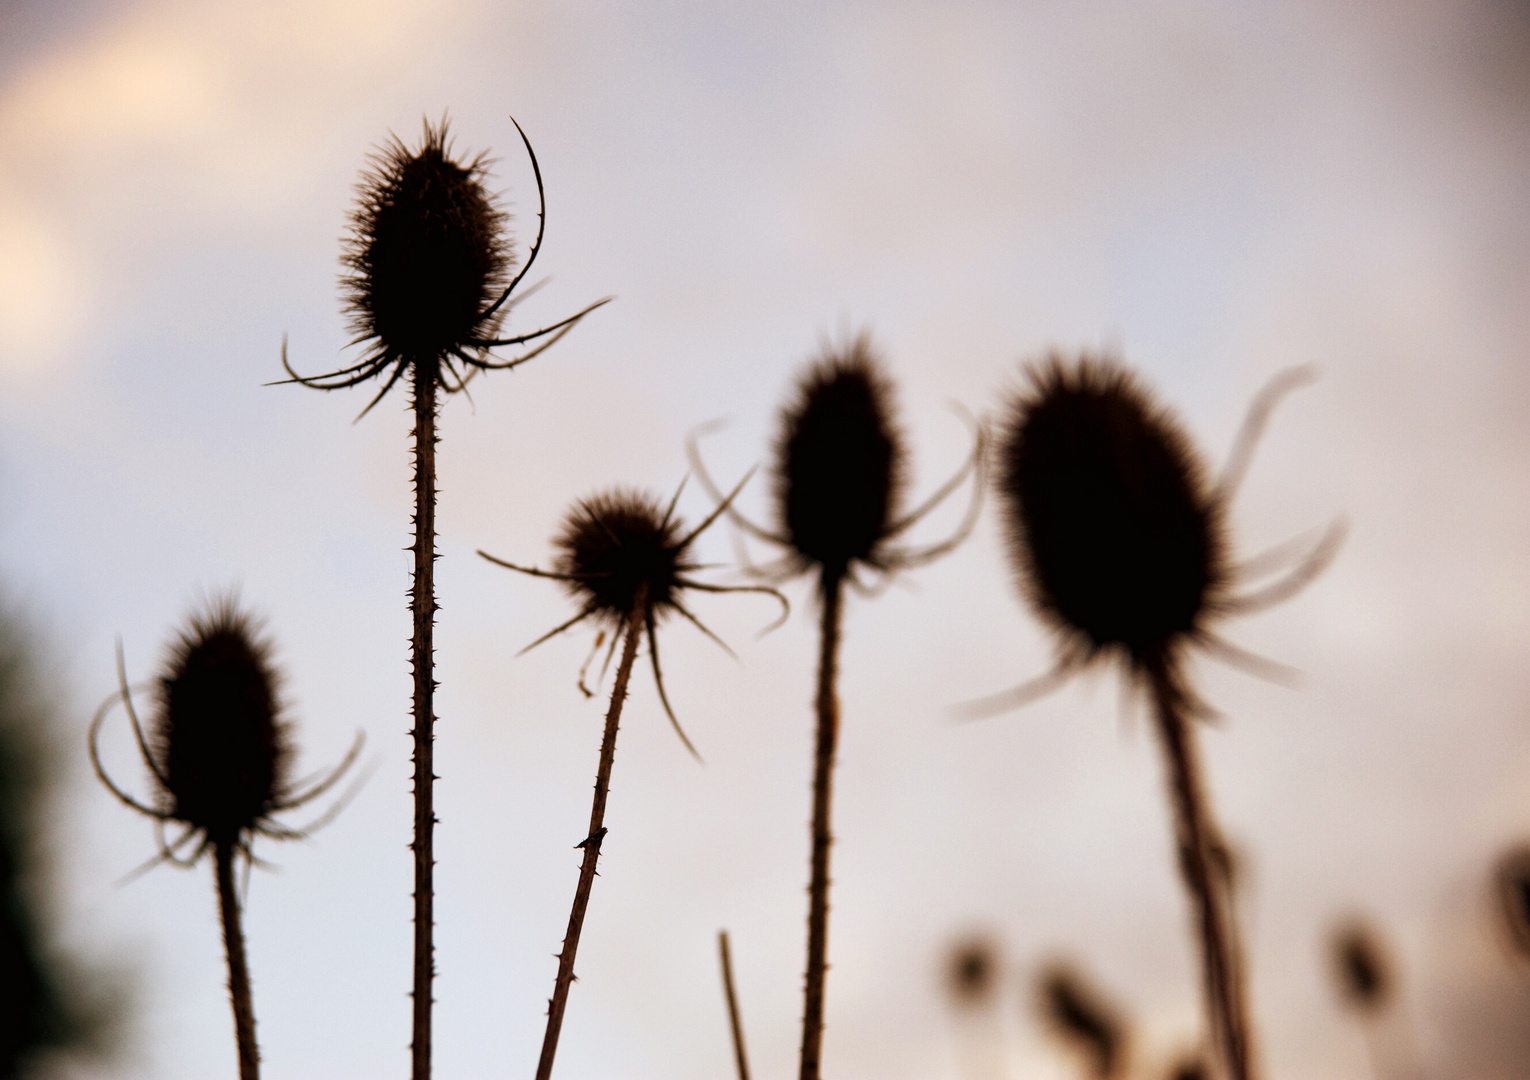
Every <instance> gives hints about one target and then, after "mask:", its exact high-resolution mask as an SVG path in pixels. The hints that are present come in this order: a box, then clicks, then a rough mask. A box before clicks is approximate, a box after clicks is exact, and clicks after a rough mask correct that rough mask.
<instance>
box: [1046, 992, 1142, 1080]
mask: <svg viewBox="0 0 1530 1080" xmlns="http://www.w3.org/2000/svg"><path fill="white" fill-rule="evenodd" d="M1036 1004H1037V1008H1038V1009H1039V1010H1040V1012H1041V1018H1042V1021H1043V1022H1044V1023H1045V1024H1046V1025H1047V1027H1048V1029H1049V1030H1051V1032H1052V1033H1053V1034H1054V1035H1056V1036H1057V1037H1058V1038H1059V1039H1061V1040H1062V1041H1063V1042H1065V1043H1067V1044H1068V1045H1069V1046H1071V1047H1073V1049H1074V1050H1076V1051H1077V1052H1078V1053H1080V1054H1082V1055H1083V1056H1084V1057H1085V1058H1086V1059H1087V1060H1088V1062H1089V1070H1090V1075H1091V1076H1096V1077H1100V1078H1102V1080H1103V1078H1106V1077H1113V1076H1115V1075H1117V1074H1118V1073H1119V1072H1120V1070H1121V1067H1122V1065H1123V1064H1124V1063H1125V1058H1126V1040H1127V1026H1126V1021H1125V1020H1123V1019H1122V1017H1121V1015H1120V1013H1119V1011H1118V1010H1117V1009H1116V1007H1115V1006H1114V1005H1112V1004H1111V1003H1110V1002H1109V1001H1107V1000H1106V999H1105V997H1104V995H1103V994H1102V993H1101V992H1100V991H1099V990H1097V989H1095V987H1093V986H1092V985H1090V983H1089V981H1088V980H1087V979H1086V978H1085V977H1084V976H1083V975H1082V974H1080V973H1079V972H1078V971H1077V970H1076V969H1075V968H1073V967H1072V966H1071V965H1069V964H1066V963H1056V964H1053V965H1051V966H1050V967H1047V968H1045V969H1044V970H1043V971H1042V972H1041V974H1040V975H1039V976H1038V977H1037V980H1036Z"/></svg>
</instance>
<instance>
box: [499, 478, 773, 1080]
mask: <svg viewBox="0 0 1530 1080" xmlns="http://www.w3.org/2000/svg"><path fill="white" fill-rule="evenodd" d="M748 480H749V477H748V476H745V477H744V480H743V481H742V482H740V484H739V486H738V487H737V488H735V489H734V490H733V493H732V494H731V495H729V496H728V497H727V498H726V499H725V500H724V501H723V502H722V504H721V505H720V506H718V507H717V508H716V509H715V510H713V511H712V513H711V514H709V515H708V516H707V518H706V519H705V520H704V521H702V523H701V524H700V525H698V526H696V527H695V528H694V529H690V530H689V531H687V530H686V528H685V526H684V524H683V523H682V522H681V520H680V519H679V518H678V517H676V516H675V507H676V505H677V503H678V502H679V499H680V493H681V491H682V490H683V489H684V486H685V485H684V484H683V483H682V484H681V485H680V488H677V489H676V491H675V494H674V497H673V498H671V499H670V500H669V502H668V504H667V505H666V504H665V503H664V502H662V501H661V500H660V499H659V498H658V497H657V496H654V495H652V494H649V493H646V492H642V491H636V490H633V489H630V488H620V487H619V488H614V489H611V490H609V491H605V492H602V493H600V494H597V495H595V496H593V497H592V498H589V499H581V500H580V501H578V502H576V503H575V504H574V506H573V508H572V509H571V510H570V511H569V513H568V516H567V518H566V519H565V520H564V523H563V528H562V530H561V531H560V532H559V533H558V535H557V537H556V539H555V540H554V541H553V546H554V548H555V550H556V552H557V554H556V555H555V556H554V559H553V569H551V570H541V569H538V568H537V567H534V566H521V565H519V564H516V563H512V562H508V561H506V560H504V559H501V558H499V557H497V556H494V555H490V554H489V553H488V552H486V551H482V550H480V551H479V552H478V554H479V555H480V556H482V557H483V558H485V559H487V560H488V561H489V562H491V563H493V564H495V565H496V566H502V567H505V568H506V569H509V570H515V571H517V572H518V573H522V574H528V575H530V576H532V577H539V578H549V579H551V580H553V581H558V582H561V583H562V585H563V586H564V588H565V590H566V591H567V592H568V593H569V595H570V597H571V598H572V599H573V600H574V602H575V603H576V604H577V605H578V607H579V611H578V613H577V614H575V615H574V617H573V618H571V619H569V620H568V621H567V622H565V623H562V624H561V625H559V626H556V627H554V628H553V629H551V630H549V631H548V632H547V633H546V634H543V635H542V636H541V637H539V638H537V640H535V641H533V642H532V643H531V644H530V645H527V646H526V647H525V648H524V649H522V650H521V653H522V654H524V653H526V652H529V651H530V650H531V649H534V648H536V647H537V646H538V645H540V644H542V643H543V642H545V641H547V640H549V639H550V638H553V637H555V636H557V635H558V634H561V633H563V632H564V631H565V630H569V629H571V628H572V627H574V626H577V625H579V624H580V623H583V622H585V621H586V620H589V621H591V622H593V623H594V624H595V625H596V626H597V627H599V632H598V633H597V636H596V638H595V644H594V646H593V647H592V648H591V650H590V659H593V658H594V655H595V653H596V652H598V651H599V649H600V647H601V645H602V644H603V643H604V641H605V640H606V638H607V637H608V636H609V640H610V646H609V648H608V650H607V652H606V665H607V666H609V664H610V660H611V657H612V656H613V655H614V654H615V653H616V651H617V649H618V648H620V650H621V658H620V659H619V660H618V661H617V664H616V676H615V681H614V683H613V685H612V688H611V702H610V706H609V707H608V708H607V710H606V720H605V729H604V732H603V734H602V736H601V742H600V759H599V764H598V765H597V767H596V771H595V797H594V800H593V802H592V804H591V807H590V826H589V831H588V832H587V833H586V834H585V837H584V839H583V840H581V841H580V842H579V843H578V844H577V845H575V846H576V847H578V848H580V849H582V850H583V852H584V854H583V857H582V859H581V861H580V866H579V884H578V885H577V887H576V888H575V890H574V903H573V906H572V908H571V909H570V911H569V918H568V930H567V932H566V933H565V934H564V937H563V949H562V951H561V952H560V953H559V954H558V973H557V976H556V978H555V980H554V982H553V996H552V998H551V999H549V1001H548V1007H547V1027H546V1030H545V1032H544V1034H543V1038H542V1051H541V1055H540V1057H539V1058H538V1061H537V1073H536V1076H537V1080H548V1078H549V1077H551V1076H552V1070H553V1061H554V1059H555V1057H556V1056H557V1052H558V1036H559V1033H560V1032H561V1031H562V1027H563V1015H564V1011H565V1010H566V1008H567V1005H568V992H569V987H570V986H571V985H572V984H573V982H574V977H575V976H574V961H575V958H576V956H577V954H578V951H579V938H580V934H581V933H582V932H583V929H584V919H585V911H586V909H587V908H588V907H589V902H590V892H591V889H592V888H593V886H594V883H595V873H596V866H597V863H598V862H599V860H600V850H601V845H602V844H603V843H604V841H605V838H606V832H607V829H606V824H605V816H606V797H607V795H608V794H609V792H610V788H611V767H612V764H613V763H614V761H615V758H616V734H617V729H618V727H619V726H620V724H621V717H622V707H623V705H624V703H625V702H626V698H627V687H628V683H629V681H630V679H631V677H632V668H633V665H634V664H635V663H636V660H637V653H638V647H639V646H640V645H641V644H642V643H643V642H644V641H646V642H647V644H648V659H649V661H650V663H651V665H652V667H653V678H654V685H655V686H656V688H657V689H658V693H659V701H660V703H661V704H662V705H663V707H664V713H665V715H666V716H667V717H668V718H669V722H670V724H671V726H672V727H673V728H674V731H675V733H676V734H677V735H678V736H679V737H680V741H681V742H682V743H684V745H685V748H686V750H688V751H689V752H690V753H691V755H692V756H693V757H696V758H697V759H698V760H699V759H700V755H699V754H697V752H696V748H695V746H694V745H692V743H691V740H690V739H689V738H687V737H686V734H685V731H684V729H683V728H681V726H680V721H679V720H678V719H677V718H676V716H675V710H674V709H673V707H671V705H670V701H669V695H668V693H667V692H666V691H665V689H664V672H663V668H662V666H661V665H660V663H659V633H658V630H659V625H660V624H661V623H662V622H664V621H665V620H666V619H669V618H670V617H672V616H675V615H679V616H681V617H683V618H684V619H686V620H687V621H689V622H690V623H691V624H692V625H694V626H695V627H696V628H697V629H698V630H700V631H701V632H702V633H703V634H705V635H706V636H707V637H709V638H711V639H712V640H713V641H714V642H716V643H717V644H718V645H720V646H722V648H723V649H724V650H725V651H727V652H729V653H730V654H731V653H732V650H731V649H729V648H728V646H727V645H726V644H725V643H724V642H723V641H722V639H721V638H719V637H718V636H717V635H716V634H714V633H713V632H712V631H711V630H709V629H707V627H706V625H705V624H704V623H702V622H701V620H700V619H698V618H697V617H696V615H695V614H694V613H693V612H692V611H691V610H690V608H689V607H688V606H687V605H686V601H685V597H684V593H686V592H687V591H694V592H700V593H739V592H744V593H763V594H766V595H768V596H771V597H774V598H775V599H776V600H777V601H778V602H779V603H780V604H781V618H782V619H785V618H786V615H787V613H788V611H789V610H790V609H789V607H788V606H787V602H786V598H785V597H784V596H782V595H781V594H780V593H779V592H778V591H777V590H775V589H773V588H770V587H769V586H764V585H714V584H708V583H706V582H702V581H697V580H696V579H695V578H694V577H693V576H692V575H693V574H694V573H695V572H696V571H698V570H701V569H704V567H702V566H701V565H700V564H698V563H696V562H695V561H693V553H692V550H691V547H692V544H694V543H695V541H696V538H697V537H699V536H700V535H701V534H702V533H704V532H705V531H706V530H707V529H708V528H710V527H711V525H712V524H713V523H714V522H715V521H716V520H717V519H718V518H719V517H720V516H721V515H722V514H723V513H724V512H725V511H726V510H727V508H728V507H729V505H730V504H731V503H732V500H733V499H734V498H735V497H736V496H737V494H738V492H739V491H740V490H742V489H743V486H744V484H745V483H747V482H748ZM588 666H589V660H586V662H585V669H588ZM579 688H580V690H581V691H582V692H584V693H585V694H586V695H590V694H591V693H592V691H590V690H588V689H587V688H586V687H585V685H584V670H581V672H580V679H579Z"/></svg>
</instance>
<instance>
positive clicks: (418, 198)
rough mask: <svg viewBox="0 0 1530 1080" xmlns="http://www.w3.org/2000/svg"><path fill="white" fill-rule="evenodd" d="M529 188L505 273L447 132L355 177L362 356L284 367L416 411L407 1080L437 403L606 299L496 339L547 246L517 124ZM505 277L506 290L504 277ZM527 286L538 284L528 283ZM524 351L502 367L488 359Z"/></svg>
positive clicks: (430, 918)
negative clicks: (532, 205) (343, 362)
mask: <svg viewBox="0 0 1530 1080" xmlns="http://www.w3.org/2000/svg"><path fill="white" fill-rule="evenodd" d="M511 123H514V124H515V129H516V131H517V132H518V133H519V134H520V137H521V142H522V144H523V145H524V146H525V148H526V154H527V157H529V158H530V160H531V168H532V173H533V175H534V176H535V178H536V185H537V200H538V209H537V235H536V239H535V240H534V241H533V242H532V245H531V248H530V251H529V252H528V254H527V256H526V261H525V263H524V264H523V265H522V266H521V267H520V269H519V270H518V271H516V273H515V274H514V276H513V277H511V276H510V271H511V269H512V267H513V265H514V258H513V254H512V252H511V250H510V247H509V244H508V241H507V239H506V236H505V223H506V215H505V213H504V212H503V211H502V210H501V209H500V208H499V205H498V203H497V200H496V199H495V197H494V195H492V194H491V193H490V192H489V190H488V188H487V187H486V183H487V180H488V167H489V164H490V162H489V159H488V158H486V157H485V156H483V155H481V154H480V155H479V156H477V157H473V158H461V157H458V156H456V155H455V154H454V152H453V148H452V145H451V142H450V140H449V139H448V137H447V122H446V120H444V119H443V120H442V121H441V122H440V123H439V124H435V125H432V124H430V123H429V122H427V123H426V124H425V130H424V135H423V137H422V138H421V141H420V145H419V147H418V149H414V150H411V149H409V148H408V147H407V146H405V145H404V144H403V143H402V142H400V141H399V140H398V139H397V138H393V139H391V140H390V141H389V142H388V143H387V144H386V145H384V146H383V147H382V148H381V149H380V150H378V151H377V152H376V153H375V154H374V155H373V157H372V161H371V166H370V167H369V169H368V170H367V171H366V172H365V173H364V174H363V175H362V179H361V183H360V186H359V197H358V201H357V206H356V209H355V210H354V212H353V214H352V217H351V231H350V236H349V237H348V239H347V242H346V243H347V246H346V251H345V254H344V256H343V259H342V262H343V263H344V265H345V266H346V268H347V270H348V274H347V276H346V277H345V278H344V281H343V285H344V290H345V295H346V302H347V307H348V310H349V312H350V316H351V329H352V330H354V331H355V334H356V336H355V338H354V340H353V341H352V344H353V345H365V347H366V349H365V352H364V353H363V355H362V357H361V359H360V360H359V361H358V362H357V363H355V364H352V365H350V366H349V367H344V368H341V369H339V370H338V371H332V372H329V373H328V374H325V375H299V374H298V373H297V372H296V371H294V370H293V368H292V366H291V364H289V363H288V360H287V345H286V342H285V340H284V341H283V342H282V366H283V367H284V368H285V369H286V371H287V374H288V376H289V377H288V378H287V379H286V380H283V381H285V382H290V383H297V384H299V385H301V386H307V387H312V388H313V389H316V390H341V389H345V388H348V387H352V386H359V385H361V384H362V383H365V382H369V381H371V380H373V379H377V378H382V380H383V382H382V387H381V389H379V390H378V391H377V393H376V394H375V395H374V396H373V398H372V400H371V401H370V402H369V403H368V404H367V406H366V408H364V409H363V410H362V411H361V414H360V416H358V417H357V418H356V419H358V420H359V419H361V417H362V416H365V415H366V414H367V413H368V412H369V411H371V409H372V407H373V406H375V405H376V404H377V403H378V402H379V401H381V400H382V399H383V398H384V397H385V396H386V395H387V393H388V391H390V390H391V389H393V387H394V386H395V385H396V384H397V383H398V382H399V381H400V380H401V379H404V378H405V377H406V376H407V377H408V386H409V393H410V400H411V405H412V409H413V412H414V432H413V438H414V500H415V505H414V518H413V522H414V544H413V547H412V550H413V553H414V570H413V574H414V576H413V585H412V587H411V589H410V596H409V610H410V612H411V615H412V618H413V622H414V628H413V634H412V636H411V638H410V660H411V664H412V666H413V670H414V687H413V693H412V698H411V710H412V715H413V721H414V729H413V737H414V806H415V812H414V840H413V842H412V843H411V845H410V848H411V850H412V852H413V855H414V969H413V971H414V975H413V989H412V991H411V993H412V997H413V1002H414V1005H413V1025H412V1026H413V1036H412V1040H411V1045H410V1053H411V1059H412V1060H411V1065H412V1073H411V1075H412V1076H413V1078H414V1080H427V1078H428V1077H429V1076H430V1050H431V1006H432V1003H433V996H432V995H433V990H432V983H433V980H434V977H435V946H434V926H435V922H434V903H435V886H434V868H435V853H434V843H433V837H434V829H435V824H436V817H435V809H434V799H433V787H432V785H433V784H434V782H435V779H436V777H435V771H434V753H433V741H434V729H435V705H434V702H435V691H436V681H435V671H434V667H435V654H434V643H433V636H434V625H435V612H436V597H435V577H434V572H435V560H436V558H437V555H436V546H435V539H436V516H435V515H436V443H437V441H438V439H437V435H436V419H437V415H438V413H439V410H440V397H441V395H443V394H454V393H462V392H465V391H466V390H467V387H468V383H469V382H471V381H472V379H473V378H474V376H476V375H478V374H480V373H482V372H488V371H507V370H510V369H512V368H515V367H518V366H520V365H521V364H524V363H525V362H526V361H528V360H530V359H531V358H532V357H535V356H537V355H540V354H541V353H542V352H544V351H546V350H547V349H549V348H551V347H552V346H553V345H554V344H556V343H557V342H558V341H559V340H560V339H561V338H562V337H563V336H564V335H565V334H567V333H568V332H569V331H570V330H571V329H573V327H574V325H575V324H576V323H578V322H579V320H580V319H582V318H584V317H585V316H586V315H588V314H589V313H590V312H591V311H594V310H595V309H596V308H598V307H600V306H601V305H602V304H605V303H607V302H608V301H609V300H610V299H611V298H610V297H607V298H605V299H603V300H597V301H596V302H595V303H593V304H590V305H589V306H588V307H586V308H584V309H583V310H582V311H579V312H576V313H575V314H573V315H570V316H568V317H567V318H565V319H561V320H559V321H558V322H555V323H552V324H550V325H548V326H544V327H542V328H541V329H540V330H533V331H530V332H527V333H523V334H511V335H508V336H506V335H503V334H502V333H501V328H502V324H503V322H504V320H505V317H506V316H507V315H508V314H509V313H510V311H511V309H512V308H514V307H515V305H516V303H517V302H518V301H519V300H520V299H523V298H524V297H526V296H528V295H529V294H530V293H531V292H532V291H533V289H532V288H528V289H526V290H524V291H522V292H521V293H520V295H519V296H517V295H515V290H516V288H517V286H519V285H520V284H521V282H522V281H523V280H524V279H525V277H526V274H527V273H528V272H529V271H530V270H531V267H532V264H533V263H535V262H536V259H537V255H538V254H539V253H540V252H541V250H542V237H543V233H544V231H545V228H546V224H547V200H546V196H545V192H544V190H543V186H542V169H541V166H540V165H539V164H538V163H537V157H536V152H535V151H534V150H532V148H531V140H530V139H529V138H527V136H526V133H525V131H523V130H522V129H521V126H520V124H519V123H516V121H515V120H514V119H512V120H511ZM507 279H508V280H507ZM533 288H534V287H533ZM508 346H516V347H524V349H523V351H522V352H521V353H520V354H519V355H517V356H513V357H508V358H500V357H497V356H495V354H494V353H493V350H494V349H497V348H501V347H508Z"/></svg>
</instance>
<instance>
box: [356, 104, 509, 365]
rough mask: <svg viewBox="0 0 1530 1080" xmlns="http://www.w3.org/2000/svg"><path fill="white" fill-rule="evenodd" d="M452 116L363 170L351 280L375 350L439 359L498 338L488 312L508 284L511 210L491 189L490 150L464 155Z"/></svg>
mask: <svg viewBox="0 0 1530 1080" xmlns="http://www.w3.org/2000/svg"><path fill="white" fill-rule="evenodd" d="M446 126H447V125H446V121H445V120H442V121H441V123H440V124H438V125H432V124H430V123H428V122H427V123H426V124H425V131H424V135H423V137H422V139H421V142H420V147H419V149H418V150H410V149H409V148H408V147H406V146H405V145H404V144H403V143H402V142H400V141H399V140H398V139H397V138H394V139H392V140H391V141H390V142H388V143H387V145H385V146H384V147H382V148H381V149H380V150H379V151H378V152H377V154H376V155H375V156H374V157H373V159H372V167H371V169H370V170H369V171H368V172H367V173H366V174H365V175H364V176H363V177H362V181H361V184H360V191H359V202H358V205H357V207H356V209H355V211H354V213H353V215H352V219H351V236H350V237H349V240H348V250H347V252H346V254H345V255H344V257H343V260H342V261H343V262H344V264H345V266H346V267H347V268H348V269H349V270H350V274H349V276H347V277H346V278H345V279H344V282H343V287H344V290H345V294H346V300H347V302H348V306H349V309H350V312H351V322H352V329H353V330H354V331H355V333H356V335H357V338H358V339H360V340H368V341H370V343H371V351H372V355H373V356H375V357H379V358H382V357H386V358H389V359H395V360H404V361H411V362H413V361H434V360H438V359H440V358H442V357H444V356H446V355H447V354H448V353H449V352H451V351H452V350H453V349H462V348H465V347H466V348H470V349H472V351H474V352H478V351H481V350H478V349H473V348H472V346H471V345H470V343H471V342H473V341H482V340H485V339H490V338H493V337H494V336H495V331H496V330H497V328H498V326H499V321H500V319H501V318H502V317H503V315H504V311H505V309H504V308H500V309H499V310H498V311H496V312H495V313H494V314H493V315H491V316H490V317H489V318H488V319H485V318H484V313H485V312H486V311H488V310H489V309H490V308H491V307H492V306H493V304H494V302H495V300H496V299H497V298H498V296H499V294H500V292H501V291H502V290H503V289H504V287H505V285H506V284H507V281H506V274H507V272H508V270H509V268H510V265H511V257H510V253H509V249H508V247H507V244H506V240H505V236H504V226H505V214H504V213H503V212H502V211H501V210H500V209H499V208H498V207H497V206H496V205H495V201H494V199H493V197H492V196H491V195H490V194H489V193H488V191H487V190H486V188H485V187H484V180H485V172H486V164H487V163H486V162H485V160H484V159H483V158H482V157H478V158H474V159H472V160H470V161H466V162H462V161H457V160H455V159H454V158H453V157H452V153H451V147H450V145H449V143H448V140H447V133H446Z"/></svg>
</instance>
